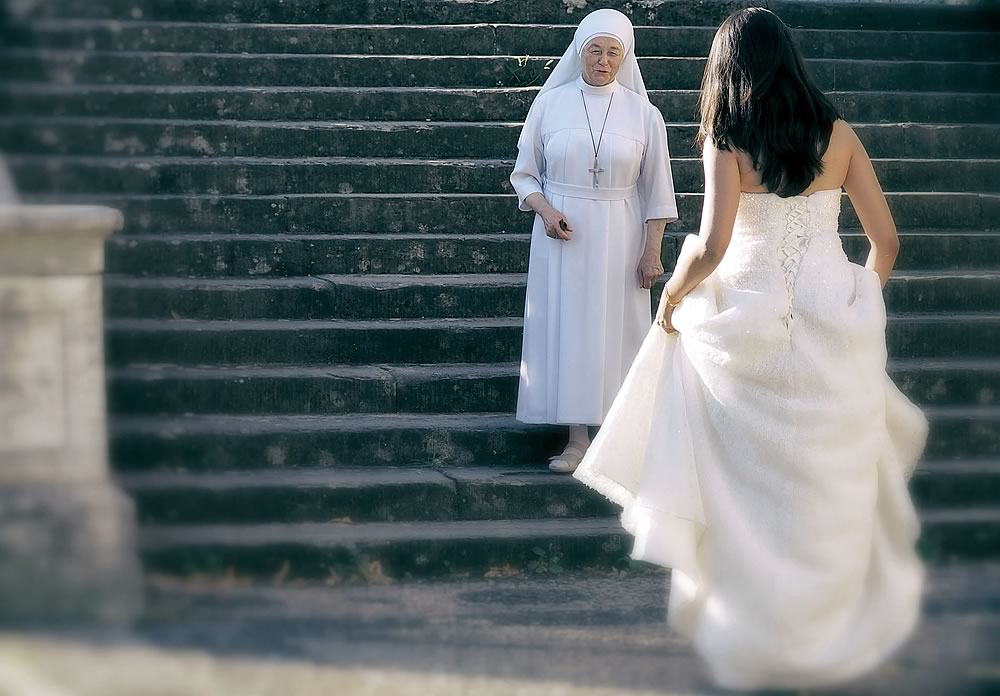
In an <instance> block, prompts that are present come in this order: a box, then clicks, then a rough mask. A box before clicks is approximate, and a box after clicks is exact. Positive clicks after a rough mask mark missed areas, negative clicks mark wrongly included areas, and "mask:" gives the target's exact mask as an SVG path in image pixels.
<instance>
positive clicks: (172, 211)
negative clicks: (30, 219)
mask: <svg viewBox="0 0 1000 696" xmlns="http://www.w3.org/2000/svg"><path fill="white" fill-rule="evenodd" d="M24 199H25V201H26V202H36V203H52V202H55V203H88V204H89V203H97V204H101V205H110V206H112V207H114V208H118V209H119V210H122V211H123V213H124V215H125V220H126V223H125V225H126V229H125V232H126V233H127V234H153V233H163V232H181V233H192V232H208V233H216V232H226V233H230V234H238V233H250V234H317V233H322V234H333V235H338V234H350V235H357V234H369V233H379V234H381V233H389V234H400V233H408V234H412V233H420V234H501V233H505V232H519V233H522V234H524V233H526V232H528V231H529V230H530V229H531V224H532V218H531V216H530V214H528V213H523V212H520V211H519V210H518V209H517V200H516V199H515V198H514V197H513V196H511V195H507V194H450V195H449V194H442V195H438V194H409V195H406V194H398V195H397V194H325V193H317V194H285V195H277V196H249V195H235V196H214V195H211V194H195V193H189V194H186V195H177V194H166V195H149V196H139V195H134V194H131V195H117V196H116V195H113V194H82V195H81V194H76V195H71V194H44V195H43V194H38V195H29V196H25V197H24ZM886 199H887V200H888V202H889V208H890V210H892V213H893V217H894V219H895V222H896V226H897V227H898V228H899V229H902V230H911V231H918V230H925V229H934V230H940V231H947V230H951V231H953V232H954V231H957V232H960V233H962V234H965V233H968V232H970V231H981V230H993V229H997V226H998V221H1000V195H996V194H975V193H953V192H926V193H889V194H888V195H887V196H886ZM701 207H702V196H701V194H696V193H692V194H684V193H681V194H678V196H677V208H678V213H679V216H680V219H679V220H678V221H677V222H674V223H671V226H670V228H669V229H670V231H671V232H672V233H677V234H681V233H685V232H697V231H698V224H699V219H700V216H701ZM840 225H841V227H843V228H845V229H858V228H860V226H861V223H860V222H859V221H858V218H857V215H856V214H855V213H854V211H853V209H852V208H851V206H850V201H848V200H847V197H846V196H845V197H844V203H843V212H842V213H841V215H840Z"/></svg>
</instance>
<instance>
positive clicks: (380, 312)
mask: <svg viewBox="0 0 1000 696" xmlns="http://www.w3.org/2000/svg"><path fill="white" fill-rule="evenodd" d="M662 282H663V281H662V280H661V281H660V283H658V284H657V285H656V286H654V288H653V292H652V294H651V298H652V300H653V302H656V300H657V299H658V297H659V292H660V284H661V283H662ZM525 283H526V275H525V274H523V273H493V274H480V273H469V274H465V273H461V274H458V273H456V274H450V275H412V274H411V275H374V274H372V275H322V276H299V277H287V278H173V277H163V278H138V277H130V276H108V277H106V278H105V283H104V291H105V312H106V314H107V316H109V317H112V318H163V319H425V318H442V319H444V318H466V317H467V318H474V317H514V316H518V317H519V316H522V315H523V312H524V296H525ZM636 283H637V284H638V281H636ZM998 298H1000V270H956V271H900V272H897V273H896V274H894V275H893V277H892V278H891V279H890V281H889V284H888V285H887V286H886V290H885V301H886V306H887V307H888V308H889V309H890V311H893V312H897V313H905V312H975V311H991V310H992V311H995V310H998V309H1000V301H998Z"/></svg>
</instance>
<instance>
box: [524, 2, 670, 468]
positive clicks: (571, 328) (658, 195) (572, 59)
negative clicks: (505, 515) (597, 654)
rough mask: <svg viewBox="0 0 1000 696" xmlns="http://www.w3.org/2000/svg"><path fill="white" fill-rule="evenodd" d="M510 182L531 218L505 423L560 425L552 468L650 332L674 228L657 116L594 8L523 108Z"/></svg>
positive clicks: (568, 462) (561, 463) (618, 19)
mask: <svg viewBox="0 0 1000 696" xmlns="http://www.w3.org/2000/svg"><path fill="white" fill-rule="evenodd" d="M517 148H518V154H517V162H516V164H515V165H514V171H513V173H512V174H511V176H510V182H511V184H512V185H513V187H514V190H515V192H516V193H517V199H518V206H519V208H520V209H521V210H523V211H526V212H527V211H534V213H535V217H534V227H533V228H532V234H531V249H530V258H529V262H528V287H527V297H526V301H525V307H524V337H523V345H522V352H521V370H520V379H519V385H518V399H517V416H516V417H517V419H518V420H519V421H522V422H524V423H547V424H558V425H563V426H568V427H569V438H568V443H567V445H566V447H565V449H564V450H563V451H562V453H560V454H558V455H556V456H554V457H552V458H551V459H550V460H549V468H550V469H552V470H553V471H557V472H562V473H571V472H572V471H574V470H575V469H576V467H577V466H578V465H579V463H580V461H581V460H582V459H583V456H584V454H585V453H586V451H587V448H588V447H589V446H590V430H589V426H598V425H600V424H601V422H602V421H603V420H604V417H605V416H606V415H607V413H608V410H609V409H610V407H611V404H612V402H613V401H614V398H615V395H616V394H617V392H618V390H619V388H620V387H621V385H622V382H623V381H624V379H625V375H626V373H627V372H628V369H629V367H630V366H631V364H632V360H633V359H634V358H635V356H636V353H637V352H638V351H639V347H640V345H641V344H642V342H643V339H644V338H645V336H646V333H647V331H648V330H649V327H650V325H651V324H652V318H651V307H650V294H649V291H650V288H652V287H653V284H654V283H655V282H656V280H657V279H658V278H659V277H660V276H661V275H662V274H663V266H662V264H661V262H660V245H661V243H662V240H663V230H664V227H665V225H666V223H668V222H670V221H673V220H676V219H677V203H676V200H675V197H674V186H673V179H672V178H671V174H670V159H669V154H668V151H667V137H666V130H665V127H664V123H663V116H662V115H661V114H660V112H659V111H658V110H657V109H656V107H654V106H653V105H652V104H651V103H650V101H649V97H648V95H647V94H646V87H645V85H644V83H643V80H642V74H641V73H640V71H639V64H638V62H637V61H636V57H635V38H634V33H633V29H632V23H631V22H630V21H629V19H628V17H626V16H625V15H624V14H622V13H621V12H618V11H616V10H610V9H602V10H597V11H595V12H592V13H590V14H589V15H587V16H586V17H585V18H584V19H583V21H582V22H580V26H579V27H578V28H577V30H576V35H575V37H574V40H573V43H572V44H570V46H569V48H567V49H566V52H565V53H564V54H563V56H562V58H561V59H560V61H559V63H558V65H557V66H556V68H555V69H554V70H553V71H552V73H551V75H550V76H549V78H548V80H547V81H546V82H545V84H544V86H543V87H542V89H541V90H540V91H539V93H538V95H537V96H536V97H535V100H534V103H533V104H532V105H531V109H530V110H529V112H528V117H527V120H526V121H525V124H524V127H523V129H522V130H521V135H520V138H519V140H518V144H517Z"/></svg>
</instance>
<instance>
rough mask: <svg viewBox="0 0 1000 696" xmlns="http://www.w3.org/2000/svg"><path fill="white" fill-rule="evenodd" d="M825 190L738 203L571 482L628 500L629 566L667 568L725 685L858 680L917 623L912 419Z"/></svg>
mask: <svg viewBox="0 0 1000 696" xmlns="http://www.w3.org/2000/svg"><path fill="white" fill-rule="evenodd" d="M840 199H841V193H840V191H839V190H834V191H818V192H816V193H814V194H812V195H810V196H793V197H790V198H780V197H778V196H777V195H774V194H750V193H745V194H742V195H741V200H740V206H739V211H738V214H737V219H736V223H735V226H734V230H733V237H732V242H731V244H730V246H729V248H728V250H727V251H726V255H725V257H724V259H723V261H722V263H721V265H720V266H719V268H718V269H717V270H716V271H715V272H714V273H713V274H712V276H710V277H709V278H708V279H707V280H706V281H705V282H704V283H702V284H701V285H700V286H699V287H698V288H697V289H696V290H695V291H694V292H692V293H691V294H690V295H689V296H688V297H687V298H685V300H684V302H683V303H682V304H681V306H680V307H679V308H678V309H677V310H676V311H675V313H674V319H673V321H674V326H675V327H676V328H677V329H678V331H679V333H678V334H675V335H667V334H666V333H665V332H664V331H663V330H662V329H660V328H659V327H658V326H655V325H654V326H653V327H652V329H651V330H650V331H649V333H648V335H647V337H646V340H645V342H644V343H643V345H642V348H641V350H640V352H639V354H638V356H637V358H636V360H635V362H634V363H633V365H632V368H631V370H630V371H629V374H628V376H627V377H626V379H625V382H624V385H623V386H622V389H621V391H620V392H619V394H618V397H617V398H616V399H615V402H614V404H613V406H612V407H611V411H610V413H609V414H608V417H607V419H606V420H605V423H604V425H603V427H602V428H601V431H600V433H599V434H598V436H597V438H596V439H595V440H594V443H593V445H592V446H591V448H590V450H589V452H588V454H587V457H586V458H585V459H584V461H583V463H582V464H581V466H580V468H579V469H578V470H577V472H576V474H575V476H576V477H577V478H578V479H580V480H581V481H583V482H584V483H586V484H587V485H589V486H591V487H592V488H595V489H596V490H598V491H600V492H602V493H603V494H605V495H606V496H608V497H609V498H610V499H611V500H613V501H615V502H617V503H618V504H620V505H621V506H622V507H623V508H624V510H623V513H622V522H623V525H624V527H625V529H626V530H627V531H628V532H630V533H631V534H633V535H634V536H635V545H634V548H633V553H632V556H633V558H636V559H639V560H643V561H648V562H651V563H655V564H658V565H662V566H665V567H669V568H672V569H673V572H672V574H671V588H670V601H669V619H670V622H671V625H673V626H674V627H675V628H676V629H678V630H680V631H681V632H682V633H684V634H685V635H687V636H688V637H690V638H691V639H692V640H693V642H694V644H695V647H696V649H697V650H698V651H699V652H700V654H701V655H702V656H703V657H704V658H705V660H706V662H707V664H708V666H709V667H710V669H711V671H712V673H713V675H714V676H715V678H716V680H717V681H719V682H720V683H721V684H722V685H724V686H729V687H732V688H765V687H771V688H774V687H778V688H805V687H810V686H821V685H824V684H831V683H835V682H838V681H841V680H845V679H849V678H851V677H854V676H857V675H859V674H861V673H863V672H865V671H867V670H869V669H871V668H873V667H874V666H876V665H877V664H878V663H879V662H881V661H882V660H883V659H885V658H886V657H887V656H888V655H889V654H890V653H891V652H892V651H893V650H894V649H895V648H896V647H897V646H899V645H900V644H901V643H902V642H903V641H904V640H905V638H906V637H907V636H908V635H909V634H910V632H911V631H912V629H913V627H914V625H915V623H916V621H917V617H918V614H919V603H920V594H921V587H922V581H923V569H922V566H921V564H920V562H919V561H918V559H917V556H916V554H915V552H914V544H915V542H916V539H917V536H918V534H919V524H918V521H917V517H916V513H915V511H914V509H913V505H912V503H911V500H910V497H909V494H908V491H907V487H906V480H907V478H908V477H909V475H910V473H911V472H912V469H913V466H914V465H915V463H916V461H917V458H918V457H919V456H920V454H921V453H922V450H923V447H924V443H925V440H926V435H927V422H926V420H925V418H924V416H923V414H922V413H921V412H920V411H919V409H917V408H916V407H915V406H914V405H913V404H912V403H910V402H909V400H907V399H906V397H905V396H904V395H903V394H902V393H901V392H899V390H898V389H897V388H896V387H895V385H894V384H893V383H892V382H891V381H890V379H889V377H888V375H887V374H886V345H885V326H886V313H885V305H884V303H883V298H882V288H881V285H880V282H879V278H878V276H877V274H875V273H874V272H873V271H869V270H867V269H865V268H863V267H861V266H858V265H857V264H854V263H851V262H850V261H849V260H848V259H847V257H846V255H845V254H844V251H843V247H842V245H841V241H840V237H839V235H838V219H839V215H840V203H841V200H840ZM691 246H692V245H690V244H687V243H686V244H685V245H684V248H683V249H682V251H681V254H682V255H683V254H685V253H690V251H691Z"/></svg>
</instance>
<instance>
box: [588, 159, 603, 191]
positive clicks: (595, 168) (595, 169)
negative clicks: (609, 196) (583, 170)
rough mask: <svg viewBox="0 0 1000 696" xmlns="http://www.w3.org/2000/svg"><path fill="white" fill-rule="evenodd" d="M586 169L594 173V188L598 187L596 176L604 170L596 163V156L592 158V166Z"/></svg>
mask: <svg viewBox="0 0 1000 696" xmlns="http://www.w3.org/2000/svg"><path fill="white" fill-rule="evenodd" d="M587 171H588V172H590V173H591V174H593V175H594V188H598V185H597V176H598V175H599V174H602V173H603V172H604V170H603V169H602V168H601V166H600V165H599V164H598V163H597V158H596V157H595V158H594V166H593V167H592V168H590V169H588V170H587Z"/></svg>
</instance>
